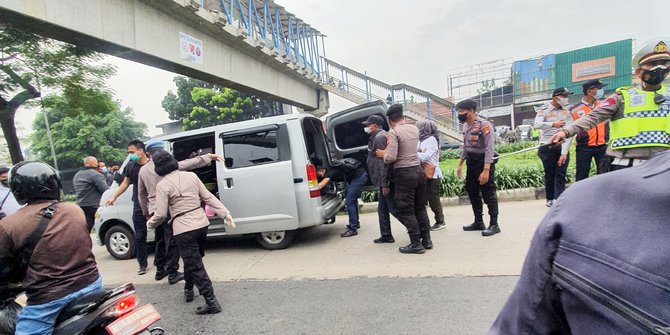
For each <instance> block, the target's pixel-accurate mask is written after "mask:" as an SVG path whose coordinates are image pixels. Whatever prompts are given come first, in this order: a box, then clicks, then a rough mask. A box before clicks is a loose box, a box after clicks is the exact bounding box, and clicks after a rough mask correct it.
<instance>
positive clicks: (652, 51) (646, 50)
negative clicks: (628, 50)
mask: <svg viewBox="0 0 670 335" xmlns="http://www.w3.org/2000/svg"><path fill="white" fill-rule="evenodd" d="M669 49H670V38H655V39H652V40H649V41H647V42H645V43H644V46H643V47H642V48H641V49H640V51H638V52H637V54H636V55H635V57H633V67H634V68H636V69H637V68H639V67H640V65H641V64H643V63H646V62H650V61H655V60H667V61H670V51H669Z"/></svg>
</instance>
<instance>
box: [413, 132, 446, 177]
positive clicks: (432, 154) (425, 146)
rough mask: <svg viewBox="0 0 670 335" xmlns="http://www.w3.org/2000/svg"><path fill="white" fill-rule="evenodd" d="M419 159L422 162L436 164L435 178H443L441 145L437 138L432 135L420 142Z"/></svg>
mask: <svg viewBox="0 0 670 335" xmlns="http://www.w3.org/2000/svg"><path fill="white" fill-rule="evenodd" d="M418 154H419V160H420V161H421V163H430V164H432V165H434V166H435V173H433V179H442V170H440V147H439V146H438V144H437V139H435V137H434V136H431V137H429V138H427V139H425V140H423V142H419V153H418Z"/></svg>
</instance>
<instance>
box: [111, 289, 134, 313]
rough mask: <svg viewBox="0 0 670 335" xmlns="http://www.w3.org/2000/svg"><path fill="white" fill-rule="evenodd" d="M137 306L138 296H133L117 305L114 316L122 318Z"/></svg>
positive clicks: (125, 298)
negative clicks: (121, 316)
mask: <svg viewBox="0 0 670 335" xmlns="http://www.w3.org/2000/svg"><path fill="white" fill-rule="evenodd" d="M136 306H137V295H135V294H131V295H129V296H127V297H124V298H123V299H121V301H119V302H117V303H116V308H115V309H114V311H113V313H114V315H117V316H120V315H123V314H126V313H128V312H130V311H132V310H133V309H134V308H135V307H136Z"/></svg>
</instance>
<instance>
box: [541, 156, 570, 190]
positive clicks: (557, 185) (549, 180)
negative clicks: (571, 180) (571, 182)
mask: <svg viewBox="0 0 670 335" xmlns="http://www.w3.org/2000/svg"><path fill="white" fill-rule="evenodd" d="M537 155H538V156H540V159H541V160H542V166H544V191H545V194H546V197H547V200H555V199H558V197H559V196H560V195H561V193H563V191H565V182H566V179H565V175H566V174H567V173H568V163H569V162H570V156H568V159H567V160H566V161H565V164H563V165H562V166H558V159H559V158H561V146H560V145H557V146H554V147H550V146H548V145H544V146H541V147H540V149H538V151H537Z"/></svg>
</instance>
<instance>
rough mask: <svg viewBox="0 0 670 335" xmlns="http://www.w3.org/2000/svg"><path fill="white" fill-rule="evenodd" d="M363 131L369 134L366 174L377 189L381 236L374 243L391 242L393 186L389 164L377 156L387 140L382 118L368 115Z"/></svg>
mask: <svg viewBox="0 0 670 335" xmlns="http://www.w3.org/2000/svg"><path fill="white" fill-rule="evenodd" d="M363 125H364V126H365V132H366V133H368V134H370V139H369V140H368V159H367V164H368V175H369V176H370V180H371V181H372V185H374V186H375V187H376V188H377V189H378V190H379V196H378V198H377V200H378V205H377V215H378V216H379V231H380V233H381V237H380V238H378V239H375V240H374V242H375V243H393V242H395V239H394V238H393V234H392V233H391V216H390V214H393V216H395V206H394V205H393V188H392V185H391V181H390V180H389V176H388V169H389V168H390V166H388V165H386V164H384V159H383V158H379V157H377V154H376V153H377V149H379V150H385V149H386V142H387V133H386V130H384V128H383V127H384V118H383V117H381V116H379V115H370V117H368V119H367V120H365V121H363Z"/></svg>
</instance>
